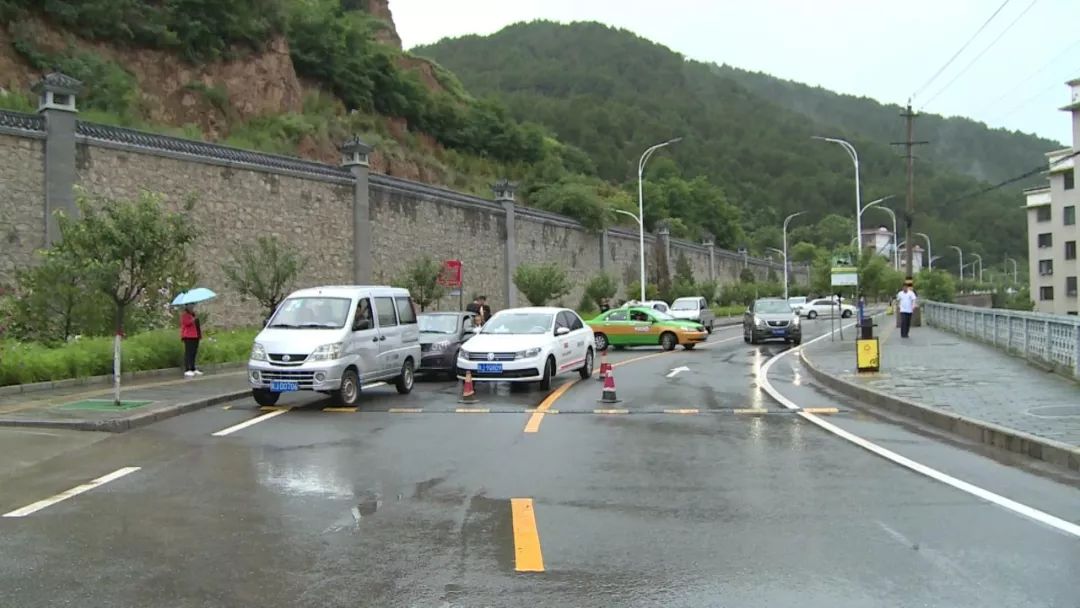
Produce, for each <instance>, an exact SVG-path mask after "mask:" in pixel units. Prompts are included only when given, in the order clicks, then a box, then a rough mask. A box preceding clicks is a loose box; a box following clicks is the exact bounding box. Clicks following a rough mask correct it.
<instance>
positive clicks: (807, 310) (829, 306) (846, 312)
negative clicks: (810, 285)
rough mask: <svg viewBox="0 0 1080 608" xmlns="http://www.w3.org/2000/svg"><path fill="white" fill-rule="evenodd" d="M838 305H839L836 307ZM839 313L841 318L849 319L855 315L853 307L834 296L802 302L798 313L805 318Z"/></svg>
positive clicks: (830, 315)
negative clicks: (840, 301) (838, 300)
mask: <svg viewBox="0 0 1080 608" xmlns="http://www.w3.org/2000/svg"><path fill="white" fill-rule="evenodd" d="M838 305H839V307H838ZM838 313H839V315H840V317H841V318H844V319H849V318H851V317H852V316H854V315H855V307H854V306H852V305H851V304H848V303H846V302H844V303H839V302H837V301H836V299H835V298H833V299H830V298H823V299H821V300H813V301H811V302H807V303H806V304H803V306H802V308H801V309H799V315H800V316H803V317H806V318H807V319H816V318H818V317H833V316H836V315H837V314H838Z"/></svg>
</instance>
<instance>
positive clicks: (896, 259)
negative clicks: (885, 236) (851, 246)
mask: <svg viewBox="0 0 1080 608" xmlns="http://www.w3.org/2000/svg"><path fill="white" fill-rule="evenodd" d="M890 198H894V196H893V195H892V194H890V195H889V196H885V197H882V198H879V199H877V200H876V201H871V202H869V203H867V204H866V206H865V207H863V208H862V210H863V211H866V210H867V209H869V208H871V207H873V206H875V205H880V204H881V203H884V202H885V201H887V200H889V199H890ZM878 209H881V210H882V211H884V212H886V213H888V214H889V217H891V218H892V246H893V248H892V249H893V270H899V269H900V254H899V253H897V245H896V237H897V234H896V213H894V212H893V210H892V209H889V208H888V207H885V206H881V207H878Z"/></svg>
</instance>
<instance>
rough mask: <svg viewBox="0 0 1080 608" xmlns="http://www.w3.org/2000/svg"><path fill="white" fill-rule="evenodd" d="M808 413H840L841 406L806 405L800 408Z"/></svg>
mask: <svg viewBox="0 0 1080 608" xmlns="http://www.w3.org/2000/svg"><path fill="white" fill-rule="evenodd" d="M799 411H800V412H806V413H807V414H839V413H840V410H839V408H835V407H804V408H802V409H800V410H799Z"/></svg>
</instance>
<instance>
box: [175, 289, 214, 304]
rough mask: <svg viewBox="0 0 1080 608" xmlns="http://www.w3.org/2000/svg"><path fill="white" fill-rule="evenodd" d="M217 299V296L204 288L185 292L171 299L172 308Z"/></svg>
mask: <svg viewBox="0 0 1080 608" xmlns="http://www.w3.org/2000/svg"><path fill="white" fill-rule="evenodd" d="M216 297H217V294H216V293H214V292H212V291H210V290H209V289H207V288H205V287H196V288H195V289H192V290H191V291H185V292H184V293H181V294H180V295H178V296H176V297H175V298H173V301H172V305H173V306H184V305H185V304H198V303H199V302H205V301H207V300H212V299H214V298H216Z"/></svg>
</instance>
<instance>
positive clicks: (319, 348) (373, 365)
mask: <svg viewBox="0 0 1080 608" xmlns="http://www.w3.org/2000/svg"><path fill="white" fill-rule="evenodd" d="M419 362H420V332H419V329H418V328H417V322H416V308H415V306H414V304H413V301H412V298H411V297H410V296H409V292H408V290H406V289H399V288H394V287H380V286H342V287H315V288H311V289H302V290H300V291H296V292H293V293H292V294H290V295H289V297H288V298H286V299H285V301H284V302H282V303H281V305H280V306H278V309H277V311H275V312H274V315H273V316H272V317H271V318H270V320H269V322H268V323H267V325H266V327H265V328H264V329H263V330H262V331H261V332H259V335H258V336H256V338H255V344H254V345H253V346H252V349H251V357H250V358H249V360H248V382H249V384H250V385H251V393H252V396H253V397H254V398H255V401H256V403H258V404H259V405H263V406H267V405H274V404H275V403H277V401H278V399H279V398H280V397H281V394H282V393H291V392H296V391H314V392H319V393H326V394H328V395H331V396H332V397H333V398H334V400H335V401H338V402H340V403H342V404H344V405H356V403H357V402H358V401H359V398H360V391H361V388H362V387H363V385H365V384H370V383H372V382H376V381H379V380H390V381H393V382H394V384H395V386H396V387H397V390H398V392H399V393H402V394H406V393H409V392H410V391H412V387H413V380H414V372H415V370H416V367H417V365H418V364H419Z"/></svg>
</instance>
